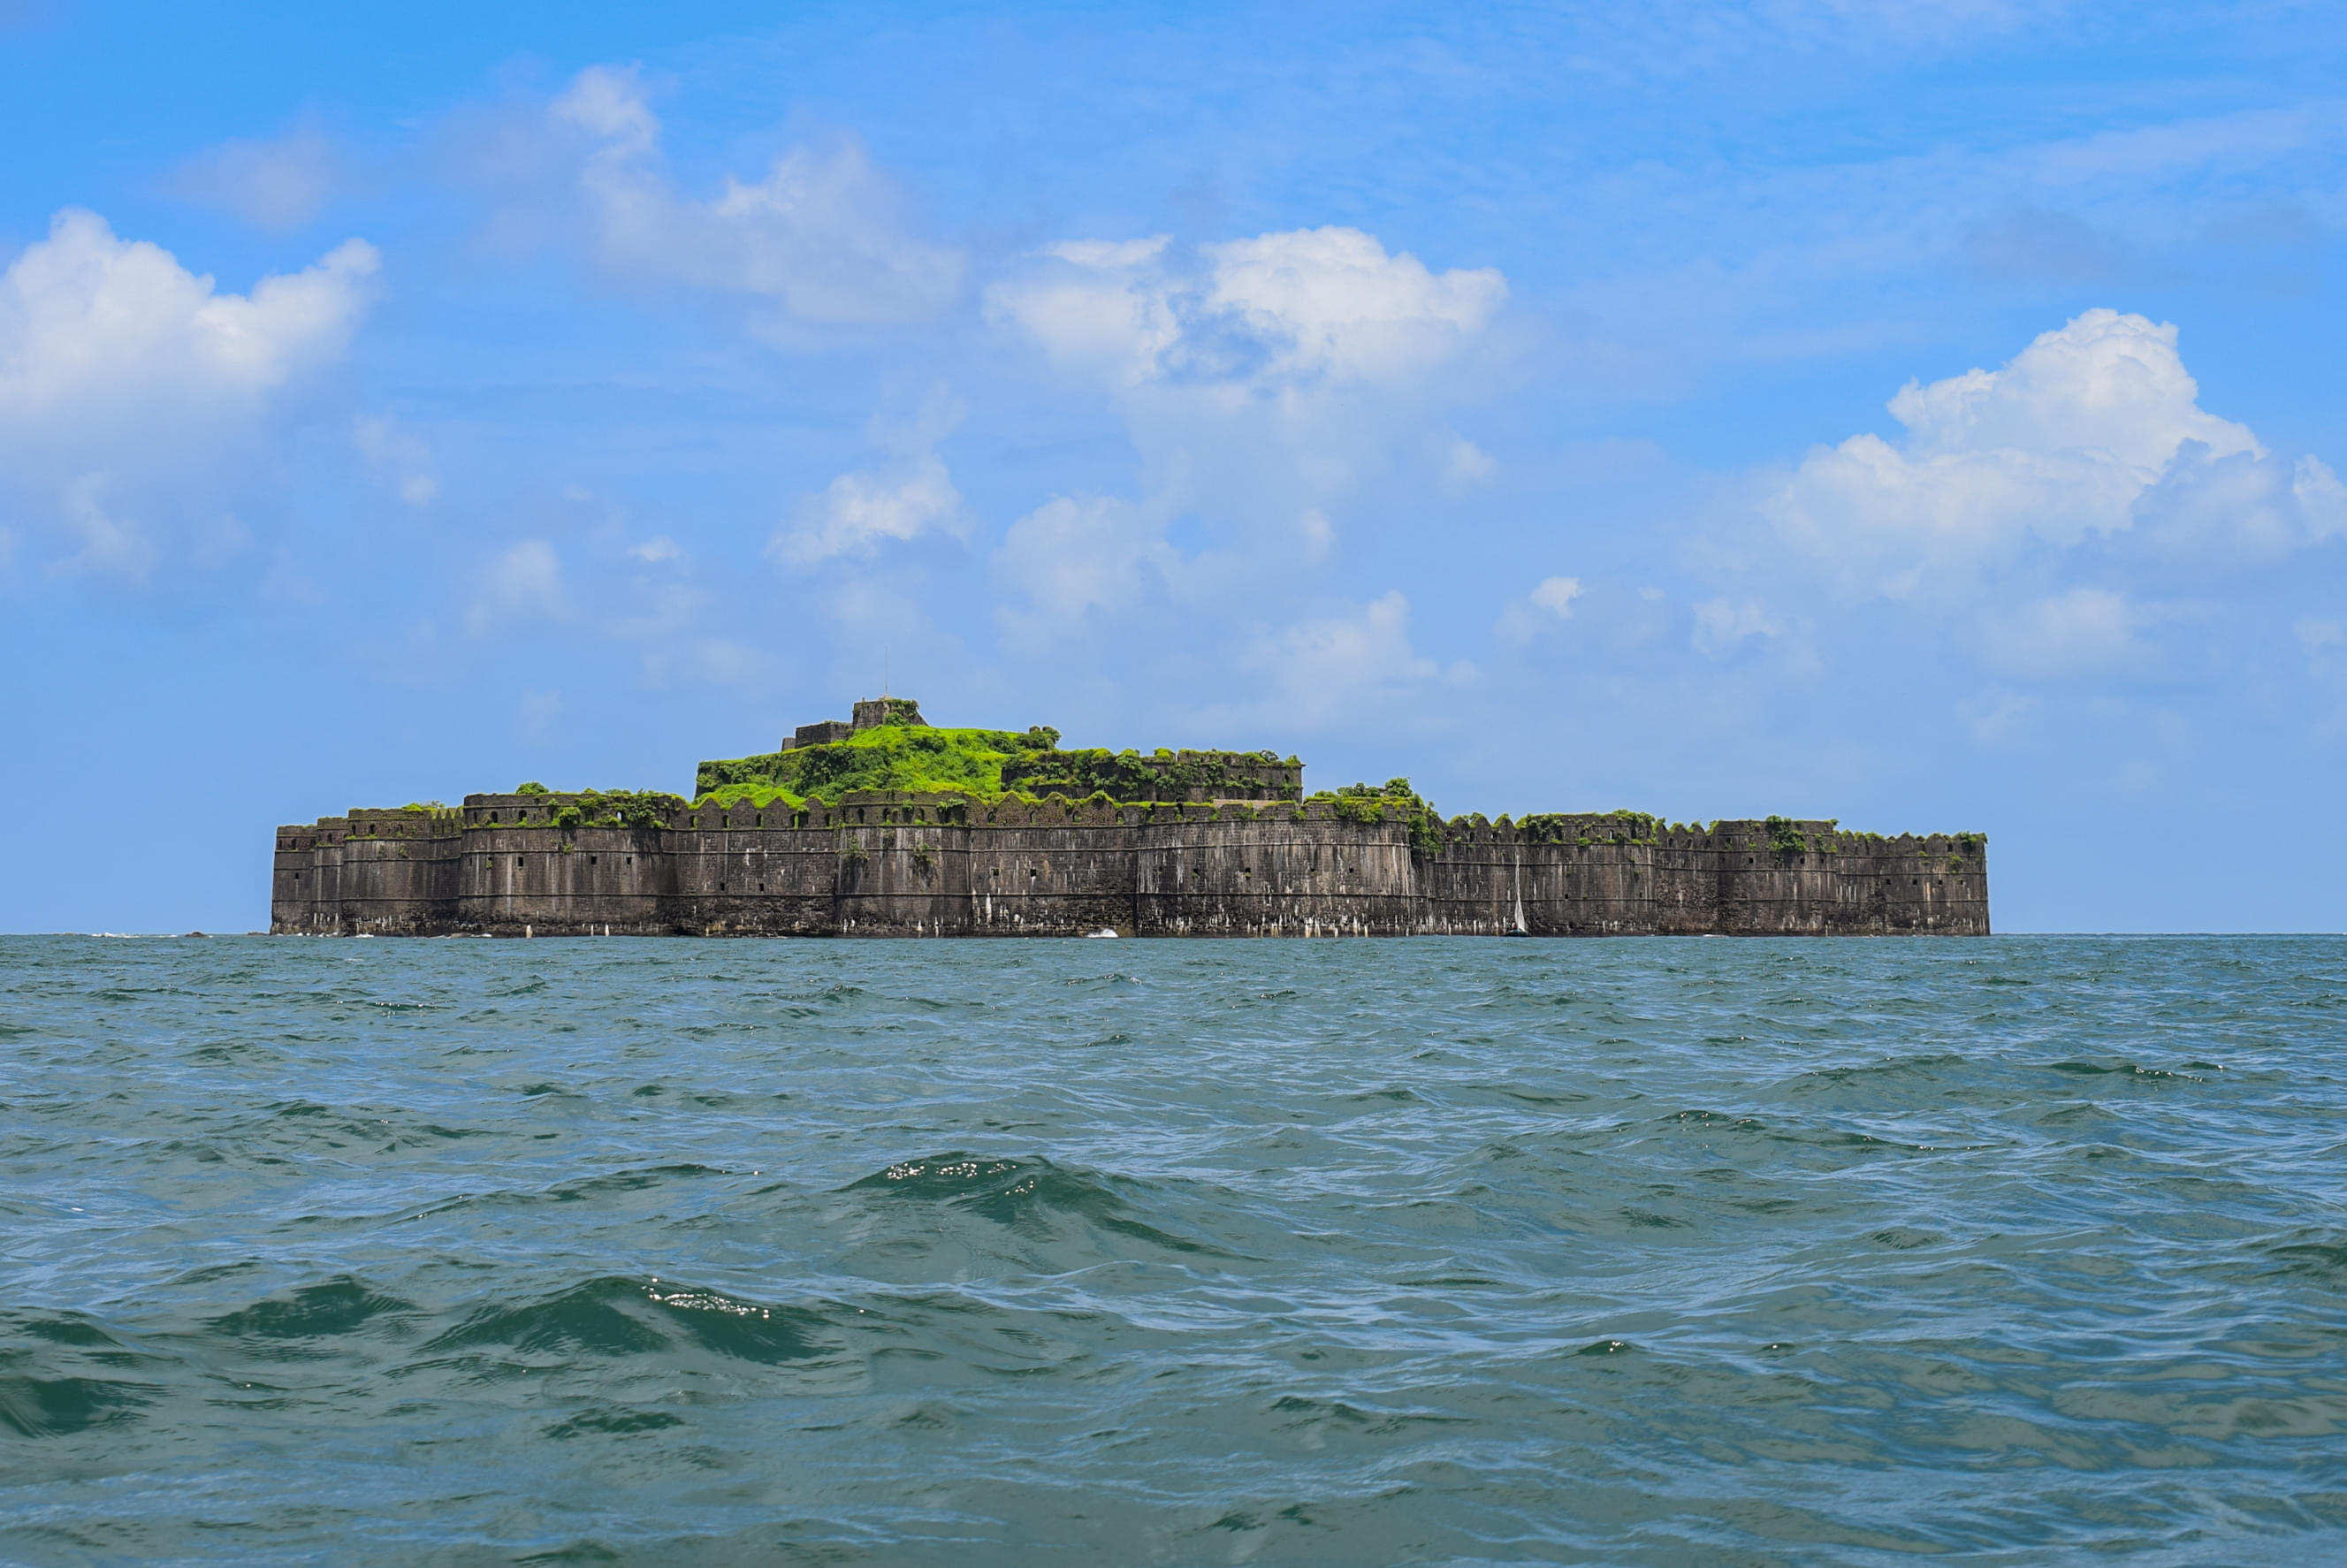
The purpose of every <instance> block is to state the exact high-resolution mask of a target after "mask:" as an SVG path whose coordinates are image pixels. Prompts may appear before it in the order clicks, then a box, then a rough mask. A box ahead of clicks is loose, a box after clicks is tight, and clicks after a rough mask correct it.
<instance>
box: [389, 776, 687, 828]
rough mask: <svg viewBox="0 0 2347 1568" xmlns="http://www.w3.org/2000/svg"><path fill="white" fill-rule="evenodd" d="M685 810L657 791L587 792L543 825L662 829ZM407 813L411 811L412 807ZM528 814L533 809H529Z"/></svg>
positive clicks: (528, 787) (535, 789)
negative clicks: (674, 816)
mask: <svg viewBox="0 0 2347 1568" xmlns="http://www.w3.org/2000/svg"><path fill="white" fill-rule="evenodd" d="M558 793H560V794H568V793H569V792H567V791H562V792H558V791H555V790H550V789H548V788H547V787H546V786H545V785H544V784H521V785H518V786H517V787H516V788H515V790H514V794H558ZM684 807H685V801H684V797H683V796H682V795H676V794H669V793H668V792H667V791H666V790H657V789H590V790H581V791H580V792H579V794H576V795H571V796H569V799H568V800H567V801H565V803H564V804H561V805H559V806H556V807H554V808H553V809H552V810H551V811H549V812H548V813H546V814H545V816H546V823H545V825H549V826H553V827H648V828H650V827H666V826H667V825H668V824H669V819H670V817H671V815H673V814H675V813H677V812H680V811H682V810H683V809H684ZM409 809H411V810H413V809H414V808H413V807H410V808H409ZM531 809H532V810H536V809H537V808H535V807H533V808H531ZM518 825H519V824H516V823H510V822H496V821H490V822H477V823H469V824H467V826H468V827H514V826H518Z"/></svg>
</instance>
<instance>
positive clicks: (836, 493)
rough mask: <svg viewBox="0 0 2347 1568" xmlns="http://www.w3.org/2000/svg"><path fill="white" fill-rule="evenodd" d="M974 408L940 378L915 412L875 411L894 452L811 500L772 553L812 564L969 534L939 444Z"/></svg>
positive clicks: (868, 431) (876, 437) (876, 426)
mask: <svg viewBox="0 0 2347 1568" xmlns="http://www.w3.org/2000/svg"><path fill="white" fill-rule="evenodd" d="M968 412H969V410H968V409H967V408H966V407H965V406H964V405H963V404H962V403H961V401H960V400H959V399H958V398H957V397H955V396H954V395H953V391H952V389H951V388H950V387H948V385H946V384H945V383H943V382H937V383H934V384H931V385H930V386H929V387H928V390H927V391H926V392H925V393H924V394H923V395H922V396H921V398H920V401H919V402H918V403H917V405H914V406H913V407H912V408H911V410H910V411H909V412H907V413H905V414H903V415H897V414H893V413H891V412H889V411H887V410H883V411H882V412H880V413H878V414H876V415H873V417H872V418H871V420H870V421H869V422H868V423H867V424H866V426H865V435H866V437H868V438H869V439H870V440H871V442H872V444H873V445H874V446H877V447H879V448H881V450H882V451H883V452H884V453H887V455H888V456H887V457H885V458H884V460H883V461H882V462H881V463H880V464H878V465H877V466H875V467H873V468H870V469H867V470H866V471H864V472H861V473H854V474H842V475H841V476H839V477H837V478H835V479H834V480H833V481H832V482H831V484H830V486H829V487H827V488H825V491H824V492H823V494H821V495H820V496H815V497H808V499H807V500H806V501H805V503H804V504H802V505H801V506H800V507H799V508H798V516H797V518H796V519H795V521H794V522H793V523H792V525H791V526H790V527H788V528H784V529H782V530H781V531H779V532H777V533H776V534H775V535H774V538H773V539H772V540H771V541H769V543H768V545H767V553H768V554H769V555H771V556H773V557H774V559H776V560H779V561H782V562H784V564H785V565H789V566H812V565H814V564H815V563H816V562H818V561H823V560H828V559H832V558H834V557H836V556H846V555H868V554H870V553H871V551H872V550H873V549H874V548H875V547H876V546H877V545H878V544H879V543H880V542H881V541H882V540H884V539H900V540H902V539H916V538H920V537H921V536H922V535H924V534H930V533H942V534H948V535H950V536H952V537H953V538H962V537H964V536H965V535H966V534H967V533H968V532H969V517H968V515H967V513H966V512H965V511H964V509H963V507H962V504H961V493H960V492H959V491H958V490H956V489H955V488H954V486H953V479H952V477H951V476H949V475H948V473H947V472H946V466H945V463H944V461H943V460H942V459H941V458H939V457H938V456H937V454H936V452H935V451H934V450H933V448H934V447H935V446H937V444H938V442H939V441H942V440H943V439H945V437H946V436H948V435H950V434H951V433H952V431H953V429H954V427H955V426H956V425H959V424H960V423H961V421H962V417H963V415H965V414H967V413H968Z"/></svg>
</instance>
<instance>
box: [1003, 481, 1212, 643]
mask: <svg viewBox="0 0 2347 1568" xmlns="http://www.w3.org/2000/svg"><path fill="white" fill-rule="evenodd" d="M1174 561H1175V558H1174V554H1173V548H1172V547H1170V546H1169V545H1167V544H1166V542H1165V539H1164V536H1163V531H1162V530H1161V529H1160V528H1156V527H1154V526H1153V525H1152V524H1151V523H1150V522H1149V520H1148V519H1147V518H1145V517H1144V516H1143V513H1142V510H1141V508H1140V507H1135V506H1134V505H1133V503H1132V502H1130V501H1126V500H1122V499H1120V498H1118V497H1113V496H1060V497H1054V498H1052V499H1051V500H1050V501H1047V502H1045V503H1044V504H1043V505H1042V506H1040V507H1037V508H1036V509H1035V510H1033V511H1032V512H1030V513H1028V514H1027V515H1026V516H1025V517H1023V518H1020V519H1019V520H1018V521H1017V522H1015V523H1013V524H1011V525H1010V530H1009V532H1008V533H1006V534H1005V535H1004V536H1003V540H1002V548H1000V549H999V550H998V551H997V552H996V553H995V558H994V565H995V570H996V573H997V575H998V576H999V577H1000V578H1001V579H1003V580H1004V581H1005V582H1007V583H1008V584H1009V585H1010V586H1011V587H1012V588H1014V589H1017V590H1018V591H1019V592H1020V594H1021V595H1023V596H1024V597H1025V598H1026V600H1028V602H1029V603H1030V604H1031V605H1032V606H1033V607H1034V610H1035V611H1036V612H1037V615H1036V616H1030V617H1023V618H1020V619H1021V620H1023V621H1024V622H1025V623H1026V624H1027V625H1028V626H1029V627H1030V629H1033V628H1035V627H1036V626H1037V624H1038V617H1040V622H1041V623H1043V624H1051V625H1059V626H1069V625H1072V624H1073V623H1076V622H1078V621H1081V620H1082V619H1083V618H1084V617H1085V616H1086V615H1087V614H1088V613H1090V612H1092V611H1094V610H1117V609H1121V608H1123V607H1125V606H1127V605H1130V604H1133V602H1135V601H1136V600H1139V599H1141V597H1142V596H1143V594H1144V593H1145V592H1146V591H1147V590H1148V588H1149V586H1150V583H1151V581H1152V579H1163V577H1164V576H1165V575H1166V574H1167V573H1168V572H1170V571H1171V570H1172V569H1173V565H1174Z"/></svg>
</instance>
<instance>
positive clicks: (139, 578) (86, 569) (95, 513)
mask: <svg viewBox="0 0 2347 1568" xmlns="http://www.w3.org/2000/svg"><path fill="white" fill-rule="evenodd" d="M105 487H106V479H105V477H104V476H103V475H99V474H85V475H84V476H82V477H80V478H78V479H77V480H75V481H74V482H73V483H72V484H70V485H68V486H67V487H66V495H65V511H66V521H67V527H68V528H70V529H71V531H72V533H73V535H74V537H75V538H77V539H78V540H79V541H80V543H81V549H80V550H79V551H78V552H77V553H76V554H74V555H71V556H68V557H67V558H66V559H64V560H61V561H59V562H57V563H56V565H55V566H53V567H51V568H50V571H51V572H52V573H53V574H54V575H56V576H59V577H111V578H118V579H121V580H123V581H125V582H128V583H130V584H132V585H133V586H137V587H144V586H145V585H146V583H147V581H148V579H149V578H150V577H151V576H153V575H154V570H155V562H156V558H157V554H158V552H157V550H156V548H155V545H154V542H153V541H152V540H151V539H149V538H148V537H147V533H146V531H145V530H144V529H142V528H140V527H139V526H138V524H137V523H136V522H133V521H131V520H129V519H128V518H118V517H115V516H114V515H112V514H111V513H109V512H108V510H107V508H106V507H105V505H104V504H103V503H102V502H101V501H100V499H99V492H100V491H101V490H103V489H104V488H105Z"/></svg>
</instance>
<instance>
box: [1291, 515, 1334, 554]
mask: <svg viewBox="0 0 2347 1568" xmlns="http://www.w3.org/2000/svg"><path fill="white" fill-rule="evenodd" d="M1296 527H1297V528H1300V529H1302V530H1303V533H1304V549H1305V553H1306V554H1307V555H1308V556H1310V557H1311V558H1312V559H1314V560H1316V561H1317V560H1325V559H1327V555H1328V552H1329V550H1330V549H1332V548H1335V546H1336V543H1337V526H1336V525H1335V524H1334V523H1331V522H1330V521H1329V520H1328V514H1327V513H1326V512H1324V511H1322V510H1321V509H1320V508H1319V507H1305V508H1304V516H1303V517H1302V518H1298V519H1297V520H1296Z"/></svg>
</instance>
